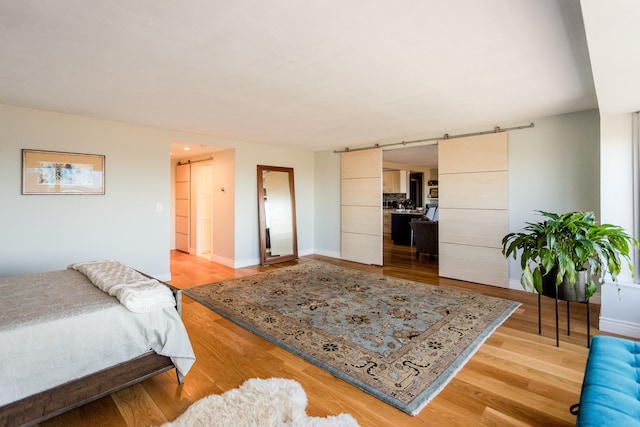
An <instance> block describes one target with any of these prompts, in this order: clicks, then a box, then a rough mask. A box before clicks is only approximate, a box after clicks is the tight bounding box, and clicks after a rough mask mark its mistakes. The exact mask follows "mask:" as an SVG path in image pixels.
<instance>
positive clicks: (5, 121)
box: [0, 105, 315, 280]
mask: <svg viewBox="0 0 640 427" xmlns="http://www.w3.org/2000/svg"><path fill="white" fill-rule="evenodd" d="M0 132H2V143H1V144H0V176H1V177H2V179H1V180H0V191H1V194H2V195H3V202H2V203H1V204H0V218H2V221H1V225H0V227H2V228H1V229H0V232H1V234H0V235H2V236H3V245H2V249H1V250H2V253H1V254H0V256H1V257H2V262H1V263H0V276H8V275H12V274H22V273H29V272H38V271H48V270H54V269H61V268H65V267H66V266H67V265H68V264H69V263H72V262H78V261H83V260H91V259H118V260H120V261H122V262H125V263H127V264H129V265H131V266H133V267H135V268H138V269H140V270H142V271H144V272H146V273H148V274H152V275H154V276H156V277H158V278H161V279H164V280H168V279H169V278H170V269H169V250H170V249H171V236H172V235H173V233H174V230H173V229H172V217H173V215H172V210H171V203H172V202H171V200H172V195H173V192H172V181H173V180H172V174H171V171H172V169H173V168H172V164H171V161H170V159H169V147H170V144H171V142H172V141H181V142H186V143H193V144H205V145H210V146H212V147H225V148H227V149H228V150H229V151H228V152H226V153H224V154H221V155H218V158H219V160H220V161H219V163H218V165H217V166H218V167H217V168H216V171H215V172H214V173H216V174H219V175H216V178H215V179H216V180H219V182H220V183H221V184H222V185H224V186H225V188H227V192H226V193H225V194H224V195H222V194H219V196H220V199H219V200H218V203H216V205H217V208H216V209H217V211H216V214H217V215H218V220H217V222H216V226H215V227H216V229H215V230H214V233H215V236H216V237H214V245H215V246H216V250H217V255H218V256H220V259H221V260H232V261H233V265H234V266H235V267H242V266H247V265H254V264H258V263H259V259H260V258H259V244H258V242H259V239H258V207H257V183H256V179H257V175H256V167H257V165H258V164H270V165H274V166H289V167H293V168H294V171H295V179H296V201H297V216H298V246H299V252H300V254H301V255H304V254H309V253H313V251H314V190H315V188H314V153H312V152H309V151H304V150H292V149H286V148H282V147H274V146H264V145H257V144H248V143H243V142H238V141H228V140H224V139H220V138H214V137H210V136H206V135H198V134H190V133H185V132H176V131H170V130H166V129H158V128H151V127H145V126H137V125H130V124H126V123H121V122H115V121H109V120H100V119H94V118H89V117H83V116H76V115H69V114H60V113H54V112H49V111H42V110H34V109H26V108H19V107H14V106H8V105H0ZM22 148H31V149H41V150H57V151H70V152H81V153H92V154H104V155H105V156H106V168H105V169H106V173H105V176H106V194H105V195H104V196H23V195H21V194H20V182H21V181H20V162H21V160H20V159H21V157H20V150H21V149H22ZM158 204H160V205H162V207H163V209H162V211H161V212H156V207H157V205H158Z"/></svg>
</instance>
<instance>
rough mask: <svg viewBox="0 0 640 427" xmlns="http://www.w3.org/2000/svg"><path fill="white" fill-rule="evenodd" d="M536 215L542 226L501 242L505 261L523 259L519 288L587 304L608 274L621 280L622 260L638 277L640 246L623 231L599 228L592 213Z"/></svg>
mask: <svg viewBox="0 0 640 427" xmlns="http://www.w3.org/2000/svg"><path fill="white" fill-rule="evenodd" d="M536 212H538V213H539V214H540V215H542V216H543V217H544V220H543V221H540V222H536V223H526V224H527V226H526V227H524V228H523V229H521V230H520V231H519V232H517V233H509V234H507V235H506V236H504V238H503V239H502V254H503V255H504V256H505V257H506V258H509V257H510V256H513V258H514V259H517V254H518V253H519V254H520V265H521V267H522V277H521V279H520V283H521V284H522V286H523V287H524V288H525V289H530V290H535V291H537V292H538V293H541V294H543V295H547V296H552V297H554V296H556V295H557V296H558V297H559V298H560V299H566V300H576V301H585V300H588V299H589V298H590V297H591V296H592V295H593V294H594V293H595V292H596V290H597V286H596V280H597V281H598V282H600V283H601V284H602V283H604V279H605V276H606V274H609V275H610V276H611V279H612V280H613V281H614V282H615V281H616V277H617V276H618V274H619V273H620V271H621V270H622V261H623V259H624V260H626V261H627V265H628V267H629V270H630V271H631V274H632V275H633V266H632V265H631V263H630V256H629V254H630V248H631V247H632V246H635V247H638V245H639V243H638V241H637V240H636V239H634V238H632V237H631V236H629V235H628V234H627V233H626V232H625V231H624V229H622V228H621V227H618V226H615V225H611V224H597V223H596V219H595V215H594V214H593V212H581V211H577V212H567V213H564V214H561V215H559V214H555V213H550V212H544V211H536ZM560 285H562V290H559V289H558V286H560ZM581 287H584V290H583V289H581ZM555 292H558V293H557V294H555Z"/></svg>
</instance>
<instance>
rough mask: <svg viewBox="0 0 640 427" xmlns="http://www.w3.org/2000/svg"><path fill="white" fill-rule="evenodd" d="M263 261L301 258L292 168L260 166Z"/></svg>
mask: <svg viewBox="0 0 640 427" xmlns="http://www.w3.org/2000/svg"><path fill="white" fill-rule="evenodd" d="M258 219H259V222H260V224H259V227H260V262H261V263H262V264H263V265H266V264H274V263H276V262H284V261H290V260H293V259H296V258H298V236H297V231H296V195H295V191H294V185H293V168H285V167H278V166H263V165H258Z"/></svg>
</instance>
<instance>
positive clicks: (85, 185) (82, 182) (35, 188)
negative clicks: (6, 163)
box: [22, 149, 104, 194]
mask: <svg viewBox="0 0 640 427" xmlns="http://www.w3.org/2000/svg"><path fill="white" fill-rule="evenodd" d="M22 194H104V156H103V155H100V154H80V153H65V152H60V151H42V150H27V149H23V150H22Z"/></svg>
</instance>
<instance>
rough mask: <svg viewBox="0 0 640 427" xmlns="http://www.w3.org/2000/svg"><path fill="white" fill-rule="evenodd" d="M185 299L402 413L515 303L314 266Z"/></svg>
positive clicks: (428, 394)
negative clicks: (198, 303)
mask: <svg viewBox="0 0 640 427" xmlns="http://www.w3.org/2000/svg"><path fill="white" fill-rule="evenodd" d="M184 293H185V294H187V295H188V296H190V297H191V298H193V299H195V300H197V301H199V302H200V303H202V304H204V305H205V306H207V307H209V308H210V309H212V310H214V311H215V312H217V313H219V314H220V315H222V316H224V317H226V318H228V319H230V320H231V321H233V322H235V323H237V324H239V325H240V326H242V327H244V328H247V329H248V330H250V331H252V332H254V333H255V334H257V335H259V336H261V337H262V338H265V339H267V340H268V341H270V342H272V343H274V344H276V345H279V346H281V347H283V348H285V349H286V350H288V351H290V352H292V353H294V354H295V355H297V356H299V357H301V358H303V359H305V360H307V361H308V362H310V363H313V364H314V365H316V366H319V367H320V368H322V369H325V370H327V371H329V372H331V373H332V374H333V375H335V376H337V377H338V378H341V379H343V380H345V381H347V382H349V383H351V384H353V385H355V386H356V387H358V388H360V389H361V390H364V391H365V392H367V393H369V394H371V395H373V396H375V397H377V398H378V399H380V400H382V401H384V402H386V403H388V404H390V405H393V406H394V407H396V408H398V409H400V410H402V411H404V412H406V413H408V414H411V415H416V414H417V413H418V412H420V410H421V409H422V408H423V407H424V406H425V405H426V404H427V403H428V402H429V401H430V400H431V399H432V398H433V397H434V396H435V395H436V394H437V393H438V392H440V391H441V390H442V389H443V388H444V386H445V385H446V384H447V383H448V382H449V381H450V380H451V379H452V378H453V377H454V375H455V374H456V373H457V372H458V371H459V370H460V369H461V368H462V366H464V364H465V363H466V362H467V361H468V360H469V358H470V357H471V356H472V355H473V354H474V353H475V352H476V351H477V350H478V348H479V347H480V346H481V345H482V343H483V342H484V341H485V340H486V339H487V338H488V337H489V335H491V333H493V331H495V330H496V328H497V327H498V326H500V324H502V322H504V321H505V320H506V319H507V318H508V317H509V316H510V315H511V314H512V313H513V312H514V310H515V309H516V308H517V307H518V306H519V305H520V303H517V302H513V301H508V300H504V299H500V298H494V297H489V296H484V295H479V294H474V293H470V292H464V291H458V290H453V289H447V288H442V287H437V286H432V285H427V284H424V283H419V282H412V281H408V280H402V279H397V278H393V277H388V276H382V275H379V274H374V273H368V272H362V271H358V270H353V269H349V268H344V267H339V266H335V265H332V264H328V263H324V262H320V261H310V262H306V263H303V264H299V265H295V266H292V267H285V268H280V269H278V270H273V271H269V272H266V273H261V274H258V275H255V276H249V277H244V278H240V279H234V280H229V281H224V282H218V283H211V284H208V285H203V286H198V287H194V288H190V289H186V290H185V291H184Z"/></svg>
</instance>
